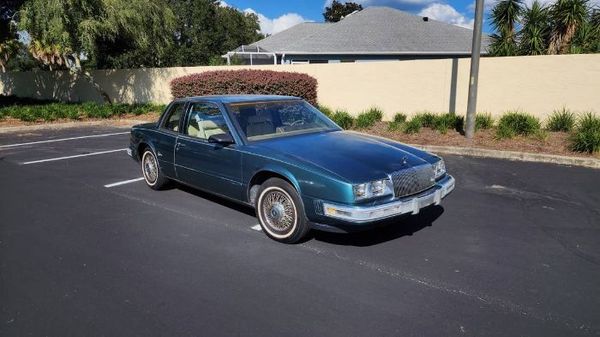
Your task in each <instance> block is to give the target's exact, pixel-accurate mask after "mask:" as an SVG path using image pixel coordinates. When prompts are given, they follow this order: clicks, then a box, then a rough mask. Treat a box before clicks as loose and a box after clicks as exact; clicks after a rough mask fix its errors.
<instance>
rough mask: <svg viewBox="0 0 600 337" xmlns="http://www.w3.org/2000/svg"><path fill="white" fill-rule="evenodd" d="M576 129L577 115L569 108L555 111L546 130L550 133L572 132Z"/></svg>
mask: <svg viewBox="0 0 600 337" xmlns="http://www.w3.org/2000/svg"><path fill="white" fill-rule="evenodd" d="M574 127H575V114H574V113H572V112H571V110H569V109H567V108H562V109H560V110H554V112H552V115H550V117H549V118H548V123H547V125H546V128H547V129H548V130H550V131H562V132H570V131H572V130H573V128H574Z"/></svg>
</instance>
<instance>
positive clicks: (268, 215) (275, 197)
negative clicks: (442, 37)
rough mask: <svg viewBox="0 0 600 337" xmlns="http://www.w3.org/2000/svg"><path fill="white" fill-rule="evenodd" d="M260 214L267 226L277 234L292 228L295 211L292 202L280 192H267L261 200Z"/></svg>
mask: <svg viewBox="0 0 600 337" xmlns="http://www.w3.org/2000/svg"><path fill="white" fill-rule="evenodd" d="M261 212H262V214H263V219H264V220H265V222H266V223H267V225H268V226H269V227H271V228H273V229H274V230H276V231H278V232H284V231H287V230H289V229H290V228H292V227H293V226H294V222H295V217H296V211H295V207H294V205H293V202H292V200H290V198H289V197H288V196H287V195H286V194H284V193H283V192H281V191H278V190H273V191H269V192H268V193H267V194H266V195H265V196H264V197H263V200H262V207H261Z"/></svg>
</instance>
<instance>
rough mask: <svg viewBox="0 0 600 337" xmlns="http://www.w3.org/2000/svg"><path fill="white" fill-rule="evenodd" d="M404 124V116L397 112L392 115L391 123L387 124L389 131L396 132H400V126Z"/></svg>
mask: <svg viewBox="0 0 600 337" xmlns="http://www.w3.org/2000/svg"><path fill="white" fill-rule="evenodd" d="M405 122H406V115H405V114H403V113H401V112H399V113H397V114H395V115H394V118H393V119H392V121H391V122H390V123H389V124H388V130H389V131H397V130H400V128H401V126H402V124H404V123H405Z"/></svg>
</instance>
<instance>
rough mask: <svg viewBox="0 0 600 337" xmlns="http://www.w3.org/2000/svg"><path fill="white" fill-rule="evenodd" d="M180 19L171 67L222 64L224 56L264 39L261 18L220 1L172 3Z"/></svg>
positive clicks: (176, 0)
mask: <svg viewBox="0 0 600 337" xmlns="http://www.w3.org/2000/svg"><path fill="white" fill-rule="evenodd" d="M169 3H170V6H171V8H172V9H173V12H174V13H175V17H176V25H175V32H174V38H173V45H172V47H171V49H170V51H169V59H168V62H167V63H168V65H171V66H191V65H207V64H222V62H223V60H222V59H221V55H223V54H225V53H226V52H228V51H230V50H233V49H235V48H237V47H239V46H240V45H243V44H250V43H252V42H255V41H258V40H260V39H262V38H263V37H264V36H263V35H262V34H260V33H259V32H258V31H259V29H260V26H259V24H258V17H257V16H256V15H255V14H250V13H243V12H240V11H239V10H237V9H235V8H232V7H224V6H221V5H220V1H217V0H170V2H169Z"/></svg>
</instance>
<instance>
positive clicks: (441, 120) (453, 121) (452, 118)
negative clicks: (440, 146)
mask: <svg viewBox="0 0 600 337" xmlns="http://www.w3.org/2000/svg"><path fill="white" fill-rule="evenodd" d="M434 116H435V115H434ZM460 127H462V117H459V116H456V115H455V114H450V113H446V114H443V115H437V116H435V119H434V121H433V129H435V130H437V131H439V132H441V133H443V134H445V133H446V132H448V130H458V129H459V128H460Z"/></svg>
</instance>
